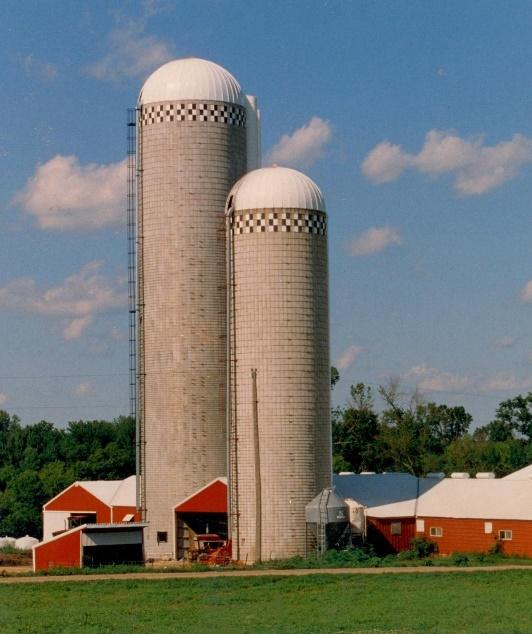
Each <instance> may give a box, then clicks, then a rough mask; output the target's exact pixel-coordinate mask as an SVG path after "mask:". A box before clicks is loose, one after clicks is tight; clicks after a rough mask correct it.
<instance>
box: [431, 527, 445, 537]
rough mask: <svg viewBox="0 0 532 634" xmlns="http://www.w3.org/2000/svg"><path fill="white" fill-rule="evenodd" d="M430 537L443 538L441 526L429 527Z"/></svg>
mask: <svg viewBox="0 0 532 634" xmlns="http://www.w3.org/2000/svg"><path fill="white" fill-rule="evenodd" d="M430 536H431V537H443V528H442V527H441V526H431V527H430Z"/></svg>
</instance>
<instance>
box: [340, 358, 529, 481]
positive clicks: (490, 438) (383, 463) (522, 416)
mask: <svg viewBox="0 0 532 634" xmlns="http://www.w3.org/2000/svg"><path fill="white" fill-rule="evenodd" d="M337 380H338V373H337V371H335V370H334V368H333V373H332V375H331V384H332V386H333V387H334V384H335V382H336V381H337ZM376 396H379V397H380V400H381V402H382V407H381V408H380V409H377V407H376V403H375V397H376ZM332 421H333V424H332V432H333V466H334V471H335V472H336V473H338V472H339V471H355V472H360V471H376V472H383V471H402V472H406V473H411V474H412V475H416V476H423V475H426V474H427V473H429V472H443V473H445V474H446V475H449V474H451V473H453V472H467V473H469V474H471V475H474V474H476V473H478V472H481V471H492V472H494V473H495V475H496V476H497V477H502V476H505V475H507V474H509V473H511V472H512V471H516V470H517V469H520V468H522V467H524V466H527V465H528V464H530V463H532V393H529V394H527V395H526V396H522V395H519V396H516V397H515V398H511V399H508V400H505V401H503V402H502V403H500V404H499V406H498V407H497V409H496V411H495V415H494V418H493V420H492V421H491V422H490V423H488V424H487V425H484V426H482V427H477V428H476V429H475V430H473V431H472V430H471V425H472V422H473V417H472V416H471V414H469V413H468V412H467V411H466V410H465V409H464V408H463V407H462V406H455V407H451V406H448V405H441V404H437V403H433V402H426V401H425V400H424V398H423V397H422V395H421V394H419V393H418V392H414V393H413V394H407V395H405V394H403V393H401V391H400V385H399V383H398V382H393V381H392V382H390V383H389V384H388V385H386V386H380V387H379V388H378V389H377V394H375V393H374V391H373V389H372V388H371V387H370V386H367V385H365V384H364V383H357V384H356V385H353V386H351V389H350V398H349V401H348V404H347V405H346V406H345V407H339V408H336V409H333V413H332Z"/></svg>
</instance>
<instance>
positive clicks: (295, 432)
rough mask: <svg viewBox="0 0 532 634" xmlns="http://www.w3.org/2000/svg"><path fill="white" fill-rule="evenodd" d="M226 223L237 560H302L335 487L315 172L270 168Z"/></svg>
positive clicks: (238, 198) (322, 218)
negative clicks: (312, 510)
mask: <svg viewBox="0 0 532 634" xmlns="http://www.w3.org/2000/svg"><path fill="white" fill-rule="evenodd" d="M227 213H228V219H229V221H230V232H229V234H230V248H231V257H230V261H229V268H230V276H231V288H232V290H233V292H232V297H231V299H230V313H229V314H230V320H231V328H230V331H231V346H232V355H231V357H232V368H231V370H232V371H231V377H232V378H231V380H232V384H231V388H232V390H231V393H232V421H231V429H232V432H231V440H232V442H231V448H230V449H231V460H232V465H231V471H230V477H231V504H232V508H231V511H232V538H233V556H234V557H235V558H239V559H241V560H244V561H248V562H251V561H254V560H256V559H259V558H262V559H275V558H285V557H291V556H294V555H298V554H299V555H303V554H304V552H305V529H306V524H305V506H306V505H307V504H308V503H309V502H310V501H311V500H312V499H313V498H314V497H315V496H316V495H317V494H318V493H319V492H320V491H322V490H323V489H325V488H327V487H330V486H331V424H330V364H329V314H328V273H327V216H326V213H325V202H324V199H323V196H322V193H321V191H320V190H319V188H318V187H317V186H316V184H315V183H314V182H313V181H312V180H311V179H309V178H308V177H307V176H305V175H304V174H302V173H300V172H298V171H295V170H293V169H289V168H284V167H267V168H263V169H259V170H255V171H253V172H250V173H249V174H247V175H246V176H245V177H244V178H242V179H241V180H240V181H239V182H238V183H237V184H236V185H235V187H234V188H233V189H232V191H231V193H230V195H229V198H228V203H227ZM254 371H256V373H255V374H254V375H253V372H254Z"/></svg>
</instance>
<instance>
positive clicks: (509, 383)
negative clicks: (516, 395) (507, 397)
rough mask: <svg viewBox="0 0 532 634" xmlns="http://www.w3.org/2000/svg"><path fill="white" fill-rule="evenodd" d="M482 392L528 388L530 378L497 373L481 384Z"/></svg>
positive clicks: (531, 379)
mask: <svg viewBox="0 0 532 634" xmlns="http://www.w3.org/2000/svg"><path fill="white" fill-rule="evenodd" d="M481 389H482V391H484V392H499V391H504V390H530V389H532V378H525V379H518V378H517V377H515V376H514V375H513V374H498V375H496V376H494V377H492V378H491V379H488V380H487V381H486V382H485V383H484V384H483V385H482V386H481Z"/></svg>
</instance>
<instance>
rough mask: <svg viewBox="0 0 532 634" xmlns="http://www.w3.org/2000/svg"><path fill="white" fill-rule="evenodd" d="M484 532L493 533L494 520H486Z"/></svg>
mask: <svg viewBox="0 0 532 634" xmlns="http://www.w3.org/2000/svg"><path fill="white" fill-rule="evenodd" d="M484 532H485V533H486V535H491V534H492V533H493V524H492V522H484Z"/></svg>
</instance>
